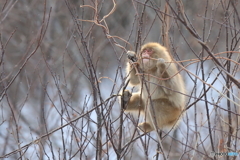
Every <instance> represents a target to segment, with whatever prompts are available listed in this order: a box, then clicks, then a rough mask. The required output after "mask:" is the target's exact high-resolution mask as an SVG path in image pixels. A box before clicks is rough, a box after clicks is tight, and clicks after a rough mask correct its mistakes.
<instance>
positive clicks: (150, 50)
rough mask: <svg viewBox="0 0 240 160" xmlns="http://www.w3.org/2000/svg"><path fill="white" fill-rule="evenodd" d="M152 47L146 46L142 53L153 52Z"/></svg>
mask: <svg viewBox="0 0 240 160" xmlns="http://www.w3.org/2000/svg"><path fill="white" fill-rule="evenodd" d="M152 51H153V50H152V48H146V49H144V50H143V51H142V54H151V53H152Z"/></svg>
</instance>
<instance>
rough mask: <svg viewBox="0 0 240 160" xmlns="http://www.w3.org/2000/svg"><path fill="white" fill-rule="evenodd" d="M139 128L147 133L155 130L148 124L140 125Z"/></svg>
mask: <svg viewBox="0 0 240 160" xmlns="http://www.w3.org/2000/svg"><path fill="white" fill-rule="evenodd" d="M138 128H139V129H140V130H142V131H143V132H145V133H148V132H151V131H153V130H154V128H153V127H152V126H151V125H150V124H149V123H147V122H144V123H139V124H138Z"/></svg>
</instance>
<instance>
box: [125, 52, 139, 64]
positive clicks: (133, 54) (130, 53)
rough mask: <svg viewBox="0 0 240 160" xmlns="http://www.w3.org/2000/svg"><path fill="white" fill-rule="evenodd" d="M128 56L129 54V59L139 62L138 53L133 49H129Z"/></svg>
mask: <svg viewBox="0 0 240 160" xmlns="http://www.w3.org/2000/svg"><path fill="white" fill-rule="evenodd" d="M127 56H128V59H130V60H131V61H133V62H137V60H138V59H137V56H136V53H135V52H133V51H128V52H127Z"/></svg>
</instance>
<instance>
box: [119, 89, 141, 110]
mask: <svg viewBox="0 0 240 160" xmlns="http://www.w3.org/2000/svg"><path fill="white" fill-rule="evenodd" d="M122 96H123V102H122V103H123V109H124V110H125V111H143V110H144V104H143V100H142V98H141V97H140V94H139V93H133V94H131V93H130V92H129V91H128V90H125V91H124V92H123V95H122Z"/></svg>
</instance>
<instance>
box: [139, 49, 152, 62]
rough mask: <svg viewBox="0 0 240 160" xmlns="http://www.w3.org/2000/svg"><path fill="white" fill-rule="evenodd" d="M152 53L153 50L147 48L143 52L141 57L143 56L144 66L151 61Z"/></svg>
mask: <svg viewBox="0 0 240 160" xmlns="http://www.w3.org/2000/svg"><path fill="white" fill-rule="evenodd" d="M152 53H153V50H152V48H145V49H143V50H142V52H141V56H142V61H143V63H144V64H145V63H148V62H149V61H150V58H151V55H152Z"/></svg>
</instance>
